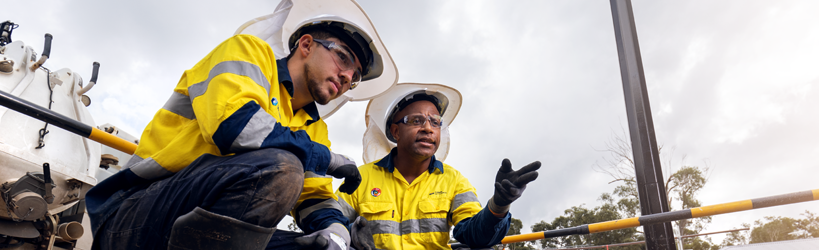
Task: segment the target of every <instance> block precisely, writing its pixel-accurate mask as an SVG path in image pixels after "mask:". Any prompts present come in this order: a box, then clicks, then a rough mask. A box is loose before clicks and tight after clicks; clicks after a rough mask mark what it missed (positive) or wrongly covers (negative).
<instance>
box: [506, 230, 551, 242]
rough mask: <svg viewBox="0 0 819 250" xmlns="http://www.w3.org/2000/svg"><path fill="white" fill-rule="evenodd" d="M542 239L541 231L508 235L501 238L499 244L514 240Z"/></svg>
mask: <svg viewBox="0 0 819 250" xmlns="http://www.w3.org/2000/svg"><path fill="white" fill-rule="evenodd" d="M539 239H543V232H537V233H528V234H518V235H510V236H506V237H504V238H503V240H502V241H501V244H509V243H515V242H523V241H532V240H539Z"/></svg>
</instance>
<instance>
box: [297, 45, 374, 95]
mask: <svg viewBox="0 0 819 250" xmlns="http://www.w3.org/2000/svg"><path fill="white" fill-rule="evenodd" d="M325 40H327V41H331V42H335V43H336V44H338V45H341V46H342V47H344V48H345V49H347V51H350V50H349V48H347V45H346V44H344V43H343V42H341V41H340V40H338V39H337V38H328V39H325ZM311 46H313V53H312V54H311V56H310V58H309V60H308V61H307V63H305V65H304V75H305V80H306V81H307V89H308V91H309V92H310V95H311V96H312V97H313V100H314V101H315V102H316V103H318V104H322V105H323V104H327V103H329V102H330V101H331V100H333V99H336V98H338V97H339V96H341V95H343V94H344V93H345V92H347V90H349V89H350V83H351V79H353V74H356V72H355V70H344V69H342V67H340V65H341V63H340V60H341V59H340V58H339V56H338V55H337V54H336V52H334V51H332V50H330V49H328V48H326V47H324V46H322V45H321V44H319V43H317V42H315V41H314V42H313V44H312V45H311ZM349 54H350V55H352V57H354V58H355V54H353V53H349ZM354 61H355V66H356V69H358V70H359V72H360V69H361V63H360V62H359V61H358V58H355V59H354Z"/></svg>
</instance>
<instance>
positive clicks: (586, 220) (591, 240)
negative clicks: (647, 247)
mask: <svg viewBox="0 0 819 250" xmlns="http://www.w3.org/2000/svg"><path fill="white" fill-rule="evenodd" d="M600 200H601V201H603V205H600V206H598V207H595V208H592V209H589V208H585V207H583V205H580V206H574V207H571V208H569V209H566V210H565V211H564V212H563V216H560V217H557V218H555V219H554V220H552V222H551V223H547V222H545V221H541V222H538V223H536V224H534V225H533V226H532V231H533V232H539V231H546V230H554V229H562V228H570V227H575V226H580V225H584V224H591V223H597V222H603V221H610V220H618V219H622V218H623V217H622V216H621V214H620V212H619V210H618V209H619V206H618V205H617V204H615V203H614V199H613V198H612V196H611V195H610V194H607V193H604V194H603V195H601V196H600ZM640 240H642V237H639V236H638V235H637V229H636V228H627V229H620V230H614V231H609V232H602V233H595V234H587V235H571V236H564V237H557V238H550V239H542V240H540V245H541V247H543V248H547V247H548V248H556V247H568V246H596V245H607V244H617V243H625V242H634V241H640ZM618 249H642V246H640V245H632V246H623V247H619V248H618Z"/></svg>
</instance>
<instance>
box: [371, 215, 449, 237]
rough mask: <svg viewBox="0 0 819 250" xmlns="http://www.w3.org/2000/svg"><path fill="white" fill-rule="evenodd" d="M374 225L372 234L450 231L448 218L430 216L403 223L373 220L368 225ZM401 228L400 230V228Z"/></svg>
mask: <svg viewBox="0 0 819 250" xmlns="http://www.w3.org/2000/svg"><path fill="white" fill-rule="evenodd" d="M371 224H372V225H373V227H372V228H371V230H372V234H395V235H405V234H411V233H434V232H449V225H448V224H447V222H446V218H429V219H417V220H405V221H402V222H401V223H398V222H395V221H391V220H371V221H368V222H367V225H368V227H369V225H371ZM399 228H400V230H399Z"/></svg>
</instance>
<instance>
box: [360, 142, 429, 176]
mask: <svg viewBox="0 0 819 250" xmlns="http://www.w3.org/2000/svg"><path fill="white" fill-rule="evenodd" d="M396 149H397V148H392V150H390V154H388V155H387V156H384V158H381V160H379V161H378V162H376V163H375V165H376V166H379V167H382V168H386V169H387V171H389V172H390V173H392V172H393V171H394V170H395V163H393V159H394V158H395V155H396V154H397V152H398V151H396ZM435 169H438V171H439V172H440V173H441V174H443V173H444V164H443V163H441V162H440V161H438V160H436V159H435V155H433V156H432V160H430V161H429V173H430V174H431V173H433V172H435Z"/></svg>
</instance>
